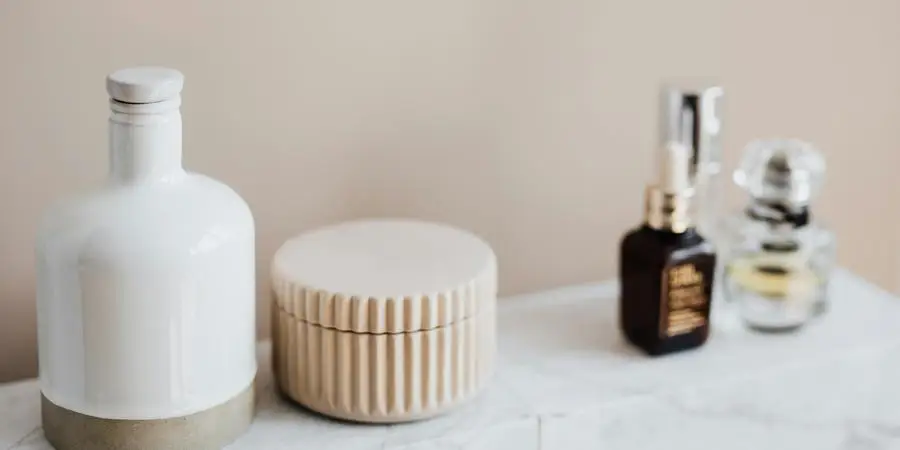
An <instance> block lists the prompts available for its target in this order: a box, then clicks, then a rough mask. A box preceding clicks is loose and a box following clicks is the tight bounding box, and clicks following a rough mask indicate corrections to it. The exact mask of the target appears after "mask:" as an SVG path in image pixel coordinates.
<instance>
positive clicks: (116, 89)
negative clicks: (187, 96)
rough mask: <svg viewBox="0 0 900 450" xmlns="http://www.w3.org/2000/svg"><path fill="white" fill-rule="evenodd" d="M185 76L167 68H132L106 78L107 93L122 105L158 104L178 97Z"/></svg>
mask: <svg viewBox="0 0 900 450" xmlns="http://www.w3.org/2000/svg"><path fill="white" fill-rule="evenodd" d="M183 87H184V75H182V73H181V72H179V71H177V70H175V69H169V68H166V67H153V66H143V67H131V68H127V69H121V70H117V71H115V72H113V73H111V74H109V75H108V76H107V77H106V92H108V93H109V96H110V97H111V98H112V99H113V100H116V101H119V102H122V103H135V104H146V103H157V102H162V101H165V100H170V99H173V98H175V97H178V95H179V94H181V89H182V88H183Z"/></svg>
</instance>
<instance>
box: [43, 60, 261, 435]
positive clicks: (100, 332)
mask: <svg viewBox="0 0 900 450" xmlns="http://www.w3.org/2000/svg"><path fill="white" fill-rule="evenodd" d="M182 85H183V76H182V74H181V73H179V72H178V71H176V70H172V69H166V68H155V67H138V68H131V69H125V70H121V71H117V72H114V73H112V74H111V75H109V76H108V78H107V85H106V86H107V91H108V93H109V95H110V97H111V99H110V102H109V105H110V110H111V111H110V117H109V147H110V148H109V158H110V161H109V164H110V169H109V176H108V179H107V181H106V183H105V184H104V185H103V186H101V187H100V188H99V189H97V190H95V191H93V192H91V193H88V194H85V195H80V196H76V197H73V198H71V199H68V200H66V201H63V202H61V203H59V204H57V205H56V206H54V207H53V208H52V209H50V211H49V212H48V213H47V214H46V216H45V218H44V220H43V222H42V224H41V226H40V230H39V236H38V242H37V249H36V253H37V254H36V259H37V278H38V284H37V304H38V329H39V336H38V342H39V355H40V356H39V360H40V386H41V393H42V396H43V408H42V411H43V417H42V418H43V425H44V432H45V434H46V436H47V438H48V440H49V441H50V442H51V443H52V444H53V445H54V446H55V447H57V448H59V449H76V448H77V449H100V448H103V449H108V448H117V449H118V448H173V449H174V448H190V449H205V448H210V449H212V448H221V447H222V446H223V445H225V444H226V443H227V442H229V441H231V440H233V439H234V438H235V437H236V436H237V435H239V434H241V433H242V432H243V431H244V430H245V429H246V428H247V426H248V425H249V423H250V421H251V419H252V414H253V407H254V402H253V381H254V378H255V376H256V358H255V344H254V342H255V276H254V272H255V269H254V261H255V258H254V224H253V217H252V215H251V213H250V209H249V208H248V206H247V204H246V203H245V202H244V201H243V200H242V199H241V197H239V196H238V194H236V193H235V192H234V191H233V190H232V189H230V188H229V187H228V186H226V185H224V184H222V183H220V182H218V181H215V180H213V179H211V178H208V177H206V176H203V175H199V174H196V173H191V172H188V171H185V170H184V169H183V168H182V165H181V154H182V145H181V144H182V141H181V126H182V122H181V113H180V111H179V107H180V104H181V96H180V92H181V90H182Z"/></svg>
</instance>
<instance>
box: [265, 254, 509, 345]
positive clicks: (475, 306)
mask: <svg viewBox="0 0 900 450" xmlns="http://www.w3.org/2000/svg"><path fill="white" fill-rule="evenodd" d="M496 280H497V265H496V261H495V260H493V259H492V260H490V261H488V262H487V263H486V264H485V265H484V267H483V268H482V269H481V271H480V272H479V273H478V275H477V276H476V277H475V278H473V279H471V280H469V281H468V282H465V283H461V284H460V285H458V286H453V287H449V288H448V289H446V290H444V291H441V292H429V293H421V294H413V295H403V296H397V297H367V296H359V295H350V294H345V293H340V292H328V291H325V290H321V289H316V288H315V287H308V286H305V285H303V284H300V283H297V282H295V281H293V280H292V279H291V277H290V275H282V274H280V273H279V272H278V270H277V268H274V269H273V276H272V289H273V291H274V292H273V294H274V299H275V304H276V305H277V306H278V307H279V308H281V309H282V310H284V311H286V312H287V313H288V314H290V315H292V316H294V317H295V318H296V319H297V320H300V321H303V322H307V323H310V324H316V325H321V326H323V327H325V328H333V329H337V330H343V331H352V332H355V333H373V334H380V333H404V332H411V331H420V330H429V329H433V328H438V327H442V326H447V325H449V324H453V323H456V322H459V321H461V320H464V319H466V318H469V317H472V316H475V315H476V314H478V312H479V310H480V309H481V308H483V307H485V304H486V303H488V302H489V301H490V302H493V299H494V298H495V297H496V295H497V281H496Z"/></svg>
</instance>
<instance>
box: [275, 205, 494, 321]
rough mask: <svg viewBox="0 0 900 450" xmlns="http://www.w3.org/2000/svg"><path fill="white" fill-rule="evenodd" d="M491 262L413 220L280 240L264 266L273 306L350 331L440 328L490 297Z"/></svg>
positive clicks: (479, 244) (487, 253)
mask: <svg viewBox="0 0 900 450" xmlns="http://www.w3.org/2000/svg"><path fill="white" fill-rule="evenodd" d="M496 270H497V269H496V257H495V255H494V252H493V250H492V249H491V247H490V246H489V245H488V244H487V243H485V242H484V241H483V240H481V239H479V238H478V237H476V236H474V235H473V234H471V233H468V232H466V231H463V230H460V229H457V228H454V227H450V226H447V225H440V224H435V223H428V222H421V221H414V220H362V221H353V222H346V223H341V224H338V225H334V226H329V227H325V228H321V229H318V230H314V231H311V232H309V233H305V234H302V235H300V236H297V237H295V238H293V239H290V240H288V241H287V242H285V243H284V245H282V246H281V248H280V249H279V250H278V251H277V252H276V253H275V257H274V259H273V262H272V278H273V280H272V281H273V288H274V291H275V295H276V302H277V304H278V306H279V307H282V308H283V309H285V310H287V311H288V312H290V313H292V314H293V315H294V316H295V317H297V318H298V319H300V320H304V321H307V322H310V323H315V324H319V325H323V326H327V327H334V328H337V329H342V330H351V331H357V332H400V331H412V330H416V329H422V328H431V327H435V326H441V325H447V324H449V323H452V322H454V321H456V320H461V319H465V318H467V317H468V316H471V315H473V314H475V313H476V312H477V310H478V309H479V303H481V301H482V300H491V301H492V300H493V299H494V298H495V297H496Z"/></svg>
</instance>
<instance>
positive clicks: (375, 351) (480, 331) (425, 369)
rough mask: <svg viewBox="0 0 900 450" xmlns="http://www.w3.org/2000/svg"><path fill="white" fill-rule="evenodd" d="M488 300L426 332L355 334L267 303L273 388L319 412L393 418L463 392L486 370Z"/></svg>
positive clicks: (461, 397)
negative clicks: (275, 382)
mask: <svg viewBox="0 0 900 450" xmlns="http://www.w3.org/2000/svg"><path fill="white" fill-rule="evenodd" d="M494 306H495V302H494V301H493V299H492V298H491V299H490V301H484V302H483V304H482V307H481V311H480V313H479V314H478V315H476V316H474V317H470V318H468V319H465V320H462V321H460V322H457V323H453V324H451V325H448V326H444V327H438V328H433V329H430V330H426V331H418V332H411V333H392V334H360V333H353V332H348V331H339V330H335V329H330V328H324V327H321V326H317V325H311V324H308V323H306V322H304V321H301V320H298V318H297V317H296V316H294V315H292V314H290V313H289V312H288V311H285V310H284V309H282V308H281V307H280V306H279V305H278V304H277V303H276V304H275V305H273V317H272V319H273V320H272V327H273V343H274V348H273V350H274V354H273V356H274V358H273V364H274V370H275V376H276V378H277V380H278V384H279V388H280V389H281V391H282V392H284V393H285V394H286V395H288V396H289V397H291V398H293V399H294V400H296V401H297V402H299V403H301V404H303V405H305V406H307V407H309V408H310V409H313V410H315V411H318V412H321V413H323V414H326V415H330V416H334V417H338V418H342V419H348V420H355V421H362V422H401V421H408V420H416V419H421V418H427V417H431V416H434V415H437V414H440V413H442V412H444V411H446V410H448V409H450V408H452V407H454V406H456V405H458V404H459V403H461V402H463V401H465V400H467V399H469V398H471V397H473V396H474V394H476V393H477V392H478V391H480V390H481V388H482V387H483V386H484V385H485V382H486V381H487V380H488V378H489V377H490V374H491V373H492V368H493V363H494V356H495V353H496V339H495V328H496V327H495V320H496V319H495V315H494Z"/></svg>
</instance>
